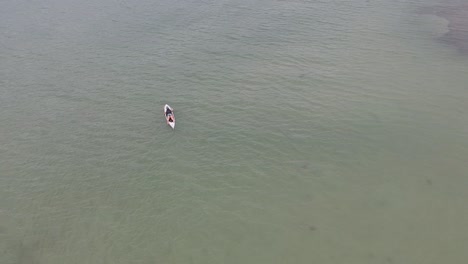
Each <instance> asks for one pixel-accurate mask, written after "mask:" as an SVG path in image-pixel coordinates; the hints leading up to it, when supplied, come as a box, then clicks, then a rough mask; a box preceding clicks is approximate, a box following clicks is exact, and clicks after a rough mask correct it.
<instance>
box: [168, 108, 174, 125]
mask: <svg viewBox="0 0 468 264" xmlns="http://www.w3.org/2000/svg"><path fill="white" fill-rule="evenodd" d="M166 117H167V121H168V122H174V116H173V114H172V110H171V109H170V108H169V107H168V108H167V109H166Z"/></svg>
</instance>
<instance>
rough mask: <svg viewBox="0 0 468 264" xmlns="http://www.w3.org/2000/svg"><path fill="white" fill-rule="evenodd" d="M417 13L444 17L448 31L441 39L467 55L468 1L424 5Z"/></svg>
mask: <svg viewBox="0 0 468 264" xmlns="http://www.w3.org/2000/svg"><path fill="white" fill-rule="evenodd" d="M418 13H419V14H431V15H436V16H439V17H442V18H444V19H446V20H447V21H448V32H447V33H446V34H445V35H444V36H443V37H442V38H441V40H442V41H444V42H446V43H448V44H450V45H453V46H454V47H456V48H458V50H460V52H462V53H463V54H466V55H468V1H458V4H455V5H454V4H449V3H447V4H446V5H444V4H441V5H437V6H429V7H424V8H421V9H419V10H418Z"/></svg>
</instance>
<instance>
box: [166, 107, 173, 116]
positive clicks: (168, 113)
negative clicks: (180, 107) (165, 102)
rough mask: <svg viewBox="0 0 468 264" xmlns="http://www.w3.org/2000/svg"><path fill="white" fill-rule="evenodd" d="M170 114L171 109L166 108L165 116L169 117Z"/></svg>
mask: <svg viewBox="0 0 468 264" xmlns="http://www.w3.org/2000/svg"><path fill="white" fill-rule="evenodd" d="M171 114H172V111H171V109H170V108H169V107H168V108H167V109H166V116H168V115H171Z"/></svg>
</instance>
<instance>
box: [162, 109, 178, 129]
mask: <svg viewBox="0 0 468 264" xmlns="http://www.w3.org/2000/svg"><path fill="white" fill-rule="evenodd" d="M164 116H165V117H166V123H167V124H168V125H169V126H170V127H172V129H174V128H175V116H174V109H172V107H170V106H169V105H168V104H166V105H165V106H164Z"/></svg>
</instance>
